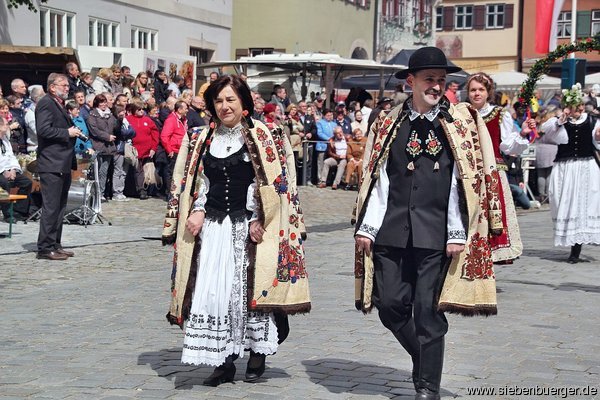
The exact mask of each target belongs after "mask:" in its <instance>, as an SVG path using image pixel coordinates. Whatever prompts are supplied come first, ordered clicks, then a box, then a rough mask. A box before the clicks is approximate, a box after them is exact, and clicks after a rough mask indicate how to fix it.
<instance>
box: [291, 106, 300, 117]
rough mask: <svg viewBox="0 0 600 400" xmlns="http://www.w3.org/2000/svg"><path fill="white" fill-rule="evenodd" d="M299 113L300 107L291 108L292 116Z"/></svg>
mask: <svg viewBox="0 0 600 400" xmlns="http://www.w3.org/2000/svg"><path fill="white" fill-rule="evenodd" d="M296 114H298V109H297V108H296V107H292V108H290V117H295V116H296Z"/></svg>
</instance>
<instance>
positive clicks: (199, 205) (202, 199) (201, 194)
mask: <svg viewBox="0 0 600 400" xmlns="http://www.w3.org/2000/svg"><path fill="white" fill-rule="evenodd" d="M200 178H201V179H202V184H201V185H200V188H199V189H198V198H197V199H196V201H194V207H193V208H192V211H206V210H205V209H204V206H205V205H206V194H207V193H208V188H209V187H210V182H209V181H208V178H207V177H206V175H204V173H202V175H200Z"/></svg>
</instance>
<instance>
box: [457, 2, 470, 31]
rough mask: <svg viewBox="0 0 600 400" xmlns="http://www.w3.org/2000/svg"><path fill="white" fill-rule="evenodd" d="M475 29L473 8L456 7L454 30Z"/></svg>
mask: <svg viewBox="0 0 600 400" xmlns="http://www.w3.org/2000/svg"><path fill="white" fill-rule="evenodd" d="M472 28H473V6H456V8H455V12H454V29H472Z"/></svg>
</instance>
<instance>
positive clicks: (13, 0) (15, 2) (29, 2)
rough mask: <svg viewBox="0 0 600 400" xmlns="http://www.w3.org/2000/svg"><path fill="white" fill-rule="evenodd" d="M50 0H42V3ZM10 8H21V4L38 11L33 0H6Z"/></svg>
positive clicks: (30, 9)
mask: <svg viewBox="0 0 600 400" xmlns="http://www.w3.org/2000/svg"><path fill="white" fill-rule="evenodd" d="M47 2H48V0H40V3H47ZM6 3H7V6H8V8H19V7H21V6H27V9H28V10H29V11H33V12H37V9H36V8H35V5H34V4H33V0H6Z"/></svg>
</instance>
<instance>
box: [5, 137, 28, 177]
mask: <svg viewBox="0 0 600 400" xmlns="http://www.w3.org/2000/svg"><path fill="white" fill-rule="evenodd" d="M2 145H3V147H4V148H3V149H2V151H0V174H1V173H4V172H5V171H10V170H11V169H14V170H16V171H17V172H19V173H23V170H22V169H21V166H20V165H19V160H17V157H15V154H14V153H13V151H12V145H11V144H10V140H9V139H8V134H5V135H4V137H3V138H2ZM3 152H4V154H3Z"/></svg>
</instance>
